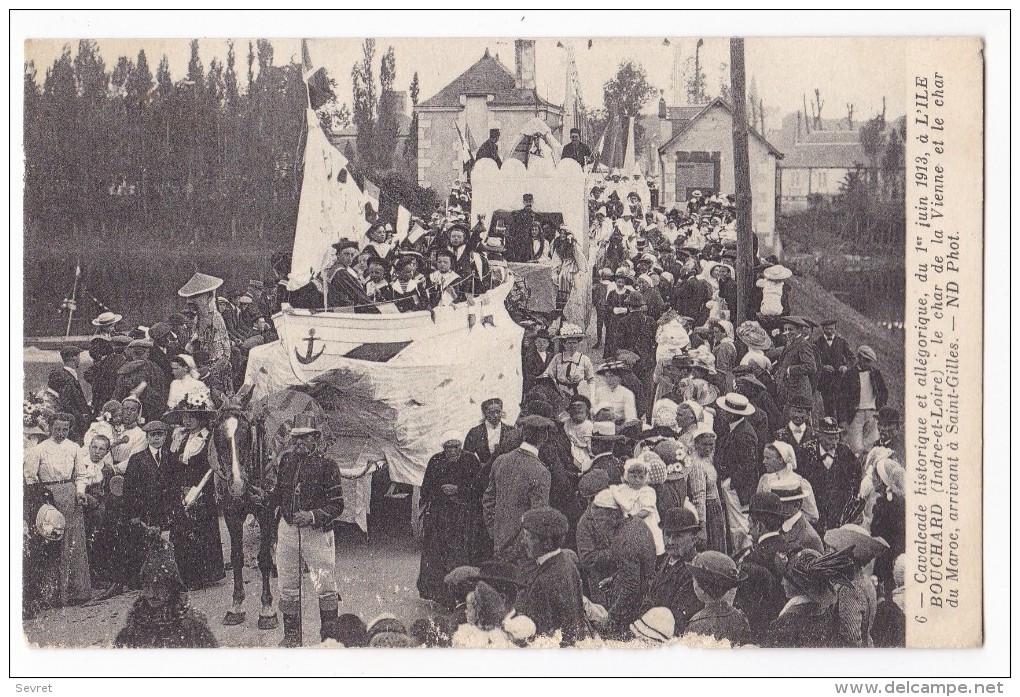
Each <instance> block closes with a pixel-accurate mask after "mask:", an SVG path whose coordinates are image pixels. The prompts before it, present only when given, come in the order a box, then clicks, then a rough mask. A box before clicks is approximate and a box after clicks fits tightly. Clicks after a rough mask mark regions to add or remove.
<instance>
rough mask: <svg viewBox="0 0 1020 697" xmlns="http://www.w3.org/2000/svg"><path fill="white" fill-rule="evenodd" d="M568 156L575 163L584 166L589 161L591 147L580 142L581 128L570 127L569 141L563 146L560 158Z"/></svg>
mask: <svg viewBox="0 0 1020 697" xmlns="http://www.w3.org/2000/svg"><path fill="white" fill-rule="evenodd" d="M568 157H569V158H570V159H571V160H574V161H576V162H577V164H579V165H581V167H584V166H585V165H587V164H588V163H590V162H591V148H589V147H588V146H587V145H585V144H584V143H582V142H581V129H579V128H571V129H570V142H569V143H567V144H566V145H565V146H563V155H562V156H561V158H560V159H564V160H565V159H567V158H568Z"/></svg>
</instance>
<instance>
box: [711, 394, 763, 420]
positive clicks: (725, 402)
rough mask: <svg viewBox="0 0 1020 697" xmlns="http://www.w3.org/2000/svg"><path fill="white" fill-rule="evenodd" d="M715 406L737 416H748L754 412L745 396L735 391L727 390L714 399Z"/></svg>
mask: <svg viewBox="0 0 1020 697" xmlns="http://www.w3.org/2000/svg"><path fill="white" fill-rule="evenodd" d="M715 403H716V406H718V407H719V408H720V409H722V410H723V411H728V412H729V413H731V414H736V415H737V416H750V415H751V414H753V413H754V412H755V409H754V405H752V404H751V402H750V401H748V399H747V397H745V396H744V395H742V394H739V393H737V392H729V393H727V394H726V395H724V396H722V397H719V399H717V400H715Z"/></svg>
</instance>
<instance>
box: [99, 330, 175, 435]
mask: <svg viewBox="0 0 1020 697" xmlns="http://www.w3.org/2000/svg"><path fill="white" fill-rule="evenodd" d="M151 348H152V341H151V340H149V339H134V340H132V341H131V343H130V344H128V347H127V350H126V352H125V353H126V355H127V359H128V360H127V362H126V363H125V364H124V365H122V366H121V367H120V368H118V369H117V389H116V391H115V392H114V395H113V397H114V399H116V400H118V401H121V400H123V399H124V398H125V397H127V396H128V395H132V394H133V395H135V396H136V397H138V398H139V400H141V403H142V415H143V416H144V417H145V419H146V420H148V421H152V420H154V419H158V418H159V417H161V416H162V415H163V414H164V412H166V400H167V396H168V394H169V392H170V381H169V380H168V379H167V377H166V374H165V373H163V371H162V370H161V369H160V368H159V366H157V365H156V364H155V363H153V362H152V361H151V360H150V359H149V350H150V349H151Z"/></svg>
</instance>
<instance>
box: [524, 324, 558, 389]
mask: <svg viewBox="0 0 1020 697" xmlns="http://www.w3.org/2000/svg"><path fill="white" fill-rule="evenodd" d="M551 341H552V337H551V336H550V335H549V330H547V329H546V328H545V327H543V328H541V329H539V330H538V332H537V333H536V334H535V336H534V338H533V339H532V340H531V341H530V342H528V343H527V344H525V346H524V349H523V354H524V355H523V356H522V358H521V373H522V374H523V379H524V394H527V393H528V391H530V390H531V388H532V387H533V386H534V384H535V378H537V377H538V376H539V375H541V374H542V373H544V372H545V369H546V368H548V367H549V363H551V362H552V359H553V355H554V354H553V352H552V350H550V348H549V343H550V342H551Z"/></svg>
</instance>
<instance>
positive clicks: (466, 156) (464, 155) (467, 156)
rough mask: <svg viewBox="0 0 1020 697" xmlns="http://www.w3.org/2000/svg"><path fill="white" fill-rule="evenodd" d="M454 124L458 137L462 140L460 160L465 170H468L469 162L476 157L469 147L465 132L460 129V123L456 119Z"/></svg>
mask: <svg viewBox="0 0 1020 697" xmlns="http://www.w3.org/2000/svg"><path fill="white" fill-rule="evenodd" d="M453 125H454V126H455V127H456V129H457V138H458V139H459V140H460V161H461V164H462V165H463V166H464V171H467V166H468V164H470V162H471V160H472V159H474V158H473V157H472V156H471V150H470V149H469V148H468V144H467V140H466V139H465V138H464V132H463V131H461V130H460V124H459V123H457V122H456V121H454V122H453Z"/></svg>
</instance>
